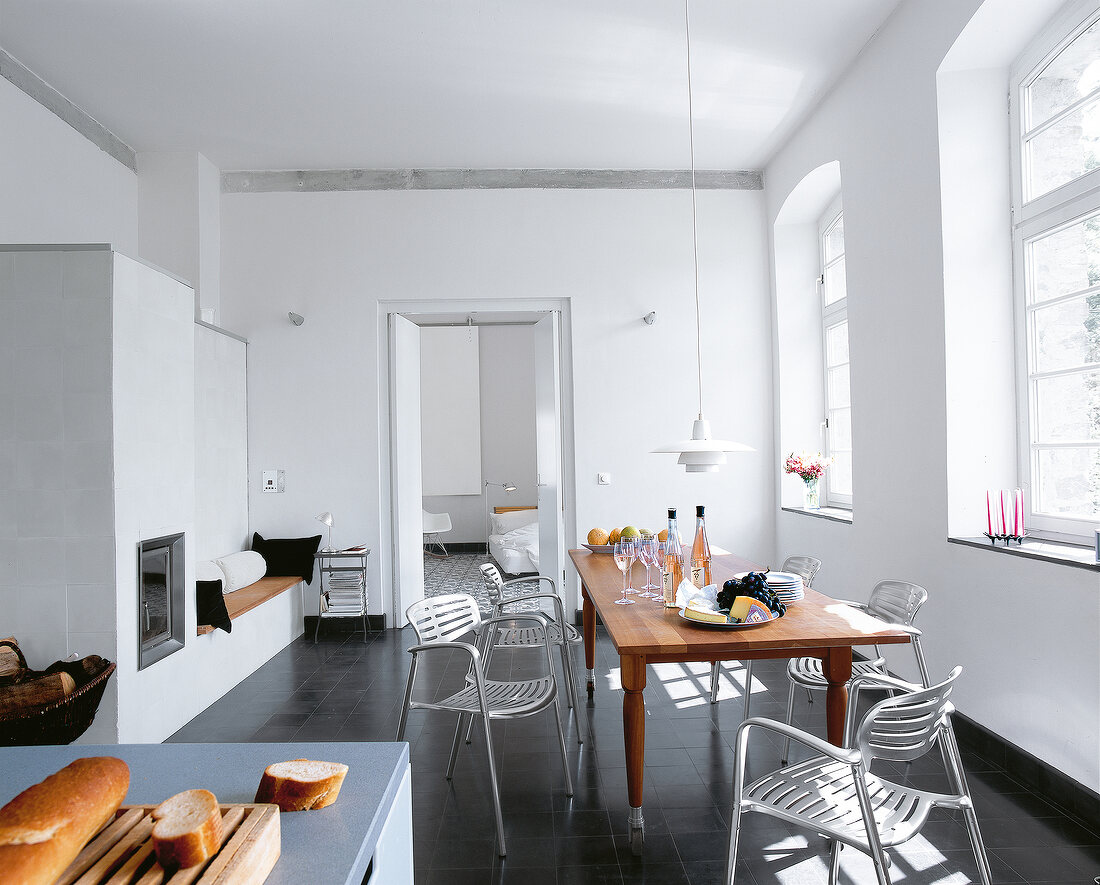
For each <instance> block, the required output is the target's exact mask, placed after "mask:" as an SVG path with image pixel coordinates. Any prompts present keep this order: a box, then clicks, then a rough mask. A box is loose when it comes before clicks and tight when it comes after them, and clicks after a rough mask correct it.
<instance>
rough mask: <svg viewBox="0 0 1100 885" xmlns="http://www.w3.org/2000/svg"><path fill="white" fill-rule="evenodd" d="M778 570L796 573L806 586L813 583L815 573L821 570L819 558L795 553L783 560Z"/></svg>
mask: <svg viewBox="0 0 1100 885" xmlns="http://www.w3.org/2000/svg"><path fill="white" fill-rule="evenodd" d="M780 571H784V572H791V573H793V574H796V575H798V576H799V577H800V578H801V579H802V583H804V584H805V585H806V586H807V587H809V586H810V585H811V584H813V580H814V578H816V577H817V573H818V572H819V571H821V560H820V559H816V558H815V557H813V556H802V555H800V554H795V555H794V556H788V557H787V558H786V559H784V560H783V568H781V569H780Z"/></svg>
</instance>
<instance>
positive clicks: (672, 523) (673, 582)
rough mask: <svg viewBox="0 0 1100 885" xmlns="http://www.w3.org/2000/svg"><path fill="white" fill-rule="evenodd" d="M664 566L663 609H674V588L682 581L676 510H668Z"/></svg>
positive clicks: (662, 581)
mask: <svg viewBox="0 0 1100 885" xmlns="http://www.w3.org/2000/svg"><path fill="white" fill-rule="evenodd" d="M665 545H666V546H665V564H664V566H663V567H662V569H661V589H662V595H663V596H664V598H665V608H676V588H677V587H679V586H680V581H681V580H683V576H684V573H683V568H682V557H683V550H682V549H681V548H680V530H679V528H677V526H676V508H675V507H669V508H668V540H667V541H665Z"/></svg>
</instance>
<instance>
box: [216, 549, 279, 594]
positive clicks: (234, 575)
mask: <svg viewBox="0 0 1100 885" xmlns="http://www.w3.org/2000/svg"><path fill="white" fill-rule="evenodd" d="M214 561H215V562H216V563H217V564H218V567H219V568H220V569H221V570H222V571H223V572H225V586H224V587H223V588H222V592H223V593H232V592H233V591H234V590H240V589H241V588H242V587H247V586H248V585H249V584H255V583H256V582H257V581H258V580H260V578H262V577H263V576H264V575H266V574H267V563H266V562H265V561H264V558H263V557H262V556H260V554H259V553H257V552H256V551H255V550H245V551H243V552H241V553H230V554H229V555H228V556H223V557H221V558H220V559H216V560H214Z"/></svg>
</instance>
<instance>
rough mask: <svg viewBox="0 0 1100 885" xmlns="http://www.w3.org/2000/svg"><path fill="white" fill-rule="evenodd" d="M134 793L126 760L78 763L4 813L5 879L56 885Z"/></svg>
mask: <svg viewBox="0 0 1100 885" xmlns="http://www.w3.org/2000/svg"><path fill="white" fill-rule="evenodd" d="M129 787H130V769H129V768H128V767H127V765H126V763H125V762H123V761H122V760H121V759H115V758H114V757H112V756H95V757H92V758H88V759H77V760H76V761H75V762H72V763H70V764H69V765H67V766H65V767H64V768H62V769H61V771H59V772H57V773H56V774H51V775H50V776H49V777H48V778H46V779H45V780H44V781H42V782H41V783H39V784H35V785H34V786H33V787H29V788H28V789H26V790H24V791H23V792H22V793H20V794H19V795H18V796H16V797H15V798H14V799H12V800H11V802H9V803H8V804H7V805H5V806H4V807H3V808H0V879H2V880H3V881H4V882H5V883H6V885H50V883H52V882H53V881H54V880H56V879H57V877H58V876H60V875H61V874H62V873H63V872H64V871H65V868H66V867H67V866H68V865H69V864H70V863H72V862H73V860H74V859H75V858H76V856H77V855H78V854H79V853H80V850H81V849H82V848H83V847H84V845H85V843H86V842H87V841H88V840H89V839H91V838H92V836H94V835H95V833H96V832H97V831H98V830H99V828H100V827H102V826H103V825H104V824H105V823H107V821H109V820H110V819H111V817H112V815H114V813H115V811H117V810H118V807H119V806H120V805H121V804H122V800H123V799H125V798H126V791H127V790H128V789H129Z"/></svg>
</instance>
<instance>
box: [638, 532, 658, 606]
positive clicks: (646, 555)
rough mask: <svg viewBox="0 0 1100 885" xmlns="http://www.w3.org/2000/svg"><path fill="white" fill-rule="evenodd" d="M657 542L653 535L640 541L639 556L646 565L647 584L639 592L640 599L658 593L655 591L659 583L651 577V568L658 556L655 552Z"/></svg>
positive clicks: (648, 597)
mask: <svg viewBox="0 0 1100 885" xmlns="http://www.w3.org/2000/svg"><path fill="white" fill-rule="evenodd" d="M655 544H656V541H654V539H653V538H652V537H648V538H642V539H641V540H640V541H639V542H638V558H639V559H641V561H642V564H643V565H644V566H645V586H643V587H642V592H641V593H639V594H638V598H639V599H653V597H654V596H656V595H657V594H656V593H654V592H653V591H654V590H656V589H657V585H656V584H654V583H653V580H652V579H651V578H650V569H651V568H652V567H653V563H654V560H655V558H656V557H655V554H654V545H655Z"/></svg>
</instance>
